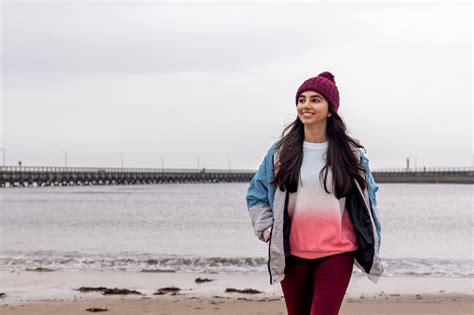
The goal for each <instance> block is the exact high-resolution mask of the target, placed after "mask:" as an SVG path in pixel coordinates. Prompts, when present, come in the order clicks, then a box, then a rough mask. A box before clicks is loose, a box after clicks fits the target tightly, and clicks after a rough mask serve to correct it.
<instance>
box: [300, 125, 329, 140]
mask: <svg viewBox="0 0 474 315" xmlns="http://www.w3.org/2000/svg"><path fill="white" fill-rule="evenodd" d="M304 141H307V142H313V143H321V142H326V141H328V138H327V134H326V124H324V126H321V125H319V126H315V125H313V126H306V125H305V126H304Z"/></svg>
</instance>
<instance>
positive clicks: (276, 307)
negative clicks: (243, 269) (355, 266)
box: [0, 294, 474, 315]
mask: <svg viewBox="0 0 474 315" xmlns="http://www.w3.org/2000/svg"><path fill="white" fill-rule="evenodd" d="M473 306H474V298H473V296H470V295H461V294H458V295H426V296H425V295H389V294H379V295H377V296H366V297H364V296H363V297H359V298H346V299H345V300H344V303H343V305H342V308H341V311H340V314H374V315H375V314H378V315H382V314H473ZM91 307H96V308H102V309H107V311H103V312H100V313H101V314H117V315H118V314H124V315H125V314H262V315H263V314H286V309H285V304H284V300H283V298H282V297H279V298H257V297H218V296H215V297H208V298H204V297H190V296H159V297H141V298H131V297H106V298H78V299H75V300H72V301H70V300H59V299H51V300H39V301H34V302H28V303H23V304H18V305H12V306H9V305H2V306H1V307H0V313H1V314H4V315H26V314H37V315H43V314H51V315H60V314H61V315H69V314H70V315H75V314H90V313H91V312H89V311H87V310H86V309H88V308H91Z"/></svg>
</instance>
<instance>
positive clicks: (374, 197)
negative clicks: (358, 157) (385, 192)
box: [365, 157, 382, 249]
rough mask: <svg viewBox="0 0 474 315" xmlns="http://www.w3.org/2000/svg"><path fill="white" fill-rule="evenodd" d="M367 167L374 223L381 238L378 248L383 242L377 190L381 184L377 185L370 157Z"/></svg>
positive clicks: (379, 238)
mask: <svg viewBox="0 0 474 315" xmlns="http://www.w3.org/2000/svg"><path fill="white" fill-rule="evenodd" d="M365 168H366V170H367V173H366V174H365V178H366V181H367V186H368V188H367V189H368V193H369V199H370V204H371V208H372V209H371V211H372V217H373V218H374V223H375V228H376V230H377V231H376V232H377V236H378V240H379V243H378V244H377V249H380V244H381V242H382V238H381V230H382V227H381V224H380V220H379V218H378V210H377V195H376V193H377V191H378V190H379V186H378V185H377V183H376V182H375V180H374V176H373V174H372V172H371V170H370V166H369V160H368V158H367V157H366V161H365Z"/></svg>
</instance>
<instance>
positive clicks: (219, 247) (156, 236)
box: [0, 183, 474, 278]
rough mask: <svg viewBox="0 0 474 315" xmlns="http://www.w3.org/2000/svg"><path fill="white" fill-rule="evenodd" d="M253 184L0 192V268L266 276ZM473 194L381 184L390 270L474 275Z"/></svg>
mask: <svg viewBox="0 0 474 315" xmlns="http://www.w3.org/2000/svg"><path fill="white" fill-rule="evenodd" d="M247 187H248V184H246V183H232V184H164V185H144V186H87V187H40V188H6V189H0V270H5V271H19V270H26V269H29V268H31V269H35V268H38V267H42V268H50V269H55V270H65V271H76V270H88V271H96V270H124V271H143V270H149V271H157V270H162V271H177V272H211V273H229V272H230V273H233V272H267V266H266V262H267V244H265V243H263V242H261V241H259V240H257V238H256V237H255V235H254V234H253V230H252V227H251V223H250V217H249V216H248V213H247V208H246V203H245V194H246V190H247ZM473 190H474V186H473V185H452V184H379V191H378V193H377V199H378V211H379V218H380V221H381V224H382V245H381V253H380V254H381V257H382V262H383V264H384V268H385V273H384V276H386V277H397V276H404V277H406V276H409V277H444V278H474V268H473V267H474V260H473V257H472V254H473V237H472V230H473V217H472V214H473V212H472V211H473V199H472V196H473ZM354 273H355V274H359V275H362V273H361V271H360V270H359V269H358V268H354Z"/></svg>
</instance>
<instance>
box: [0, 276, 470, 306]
mask: <svg viewBox="0 0 474 315" xmlns="http://www.w3.org/2000/svg"><path fill="white" fill-rule="evenodd" d="M0 278H1V281H0V283H1V285H0V293H5V295H4V296H2V297H1V298H0V313H1V314H12V315H13V314H15V315H20V314H53V315H54V314H58V315H59V314H61V315H62V314H65V315H67V314H71V315H72V314H87V313H91V311H92V310H93V308H96V309H95V311H96V312H99V311H100V310H102V312H99V313H102V314H286V308H285V302H284V298H283V295H282V292H281V288H280V286H278V285H273V286H271V285H269V284H268V282H267V280H268V279H267V275H266V274H265V273H230V274H211V273H204V274H203V273H168V272H152V273H150V272H120V271H116V272H110V271H102V272H99V271H95V272H64V271H43V272H39V271H21V272H6V271H1V272H0ZM198 278H200V279H201V280H202V279H207V280H208V281H202V282H199V281H196V279H198ZM81 288H82V290H81ZM85 289H87V290H85ZM91 289H93V290H91ZM105 289H112V290H111V291H112V294H107V295H105ZM113 289H124V290H129V292H128V293H134V294H114V293H120V292H114V290H113ZM228 289H235V290H234V291H233V290H230V291H233V292H229V290H228ZM242 290H243V292H242ZM246 290H247V291H246ZM109 291H110V290H109ZM235 291H237V292H235ZM156 293H161V294H156ZM473 307H474V295H473V294H472V279H442V278H428V277H426V278H415V277H412V278H395V277H394V278H390V277H386V278H382V279H381V280H380V281H379V283H378V284H377V285H374V284H372V283H370V282H369V281H368V280H367V279H366V278H364V277H361V276H358V275H354V276H353V277H352V279H351V283H350V285H349V288H348V291H347V293H346V296H345V299H344V303H343V305H342V308H341V312H340V314H472V313H473ZM87 309H89V311H88V310H87Z"/></svg>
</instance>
